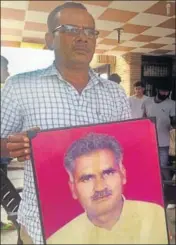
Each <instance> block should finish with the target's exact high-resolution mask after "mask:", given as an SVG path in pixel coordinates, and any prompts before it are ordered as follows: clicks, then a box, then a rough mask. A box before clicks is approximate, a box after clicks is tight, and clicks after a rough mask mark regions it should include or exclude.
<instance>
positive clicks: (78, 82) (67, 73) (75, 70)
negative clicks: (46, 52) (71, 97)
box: [56, 63, 89, 93]
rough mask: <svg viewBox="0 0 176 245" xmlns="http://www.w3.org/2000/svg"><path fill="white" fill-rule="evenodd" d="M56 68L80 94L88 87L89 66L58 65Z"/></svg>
mask: <svg viewBox="0 0 176 245" xmlns="http://www.w3.org/2000/svg"><path fill="white" fill-rule="evenodd" d="M56 68H57V70H58V71H59V72H60V74H61V76H62V77H63V78H64V79H65V80H66V81H67V82H69V83H70V84H71V85H72V86H73V87H74V88H75V89H76V90H77V91H78V92H79V93H81V92H82V90H83V89H84V88H85V87H86V86H87V84H88V81H89V67H88V66H79V65H75V66H65V65H61V64H58V63H56Z"/></svg>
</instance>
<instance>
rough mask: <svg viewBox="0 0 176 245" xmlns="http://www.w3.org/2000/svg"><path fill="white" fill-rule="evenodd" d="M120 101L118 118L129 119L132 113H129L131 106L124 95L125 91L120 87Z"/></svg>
mask: <svg viewBox="0 0 176 245" xmlns="http://www.w3.org/2000/svg"><path fill="white" fill-rule="evenodd" d="M121 103H122V114H121V118H120V119H121V120H128V119H131V118H132V115H131V107H130V103H129V99H128V97H127V96H126V93H125V91H124V90H123V89H122V97H121Z"/></svg>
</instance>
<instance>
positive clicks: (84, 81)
mask: <svg viewBox="0 0 176 245" xmlns="http://www.w3.org/2000/svg"><path fill="white" fill-rule="evenodd" d="M47 25H48V31H47V33H46V36H45V39H46V43H47V46H48V48H49V49H50V50H53V51H54V55H55V61H54V63H53V64H52V65H51V66H49V67H48V68H46V69H42V70H36V71H33V72H28V73H23V74H18V75H15V76H13V77H11V78H10V79H9V80H8V81H7V82H6V84H5V86H4V88H3V91H2V98H1V101H2V106H1V107H2V108H1V149H2V150H1V153H2V154H3V155H4V156H9V155H10V156H11V157H14V158H17V159H18V161H25V168H24V188H23V195H22V200H21V203H20V206H19V210H18V222H19V223H20V225H21V232H20V237H21V240H22V241H23V244H32V243H33V244H43V237H42V230H41V222H40V217H39V210H38V204H37V197H36V189H35V182H34V176H33V169H32V164H31V160H30V152H31V149H30V144H29V138H28V137H27V132H26V131H27V130H29V129H31V128H33V127H36V126H37V127H39V128H40V129H41V130H44V129H52V128H61V127H73V126H78V125H87V124H97V123H103V122H104V123H105V122H110V121H121V120H128V119H130V118H131V111H130V106H129V102H128V98H127V96H126V94H125V92H124V90H123V89H122V88H121V87H120V86H117V85H116V84H115V83H114V82H111V81H109V80H105V79H102V78H101V77H99V76H98V75H97V74H96V73H95V72H94V71H93V70H92V69H91V68H90V66H89V64H90V62H91V60H92V58H93V55H94V53H95V47H96V40H97V38H98V34H99V32H98V31H97V30H96V26H95V20H94V18H93V17H92V15H91V14H90V13H89V12H88V11H87V9H86V7H85V6H84V5H83V4H81V3H77V2H74V1H72V2H65V3H64V4H62V5H59V6H58V7H56V8H55V9H54V10H53V11H51V13H50V14H49V16H48V20H47ZM107 101H108V103H107ZM9 118H10V120H9ZM41 171H42V169H41Z"/></svg>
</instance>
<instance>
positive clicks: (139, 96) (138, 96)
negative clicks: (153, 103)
mask: <svg viewBox="0 0 176 245" xmlns="http://www.w3.org/2000/svg"><path fill="white" fill-rule="evenodd" d="M135 97H136V98H138V99H142V98H143V97H144V95H143V94H140V95H135Z"/></svg>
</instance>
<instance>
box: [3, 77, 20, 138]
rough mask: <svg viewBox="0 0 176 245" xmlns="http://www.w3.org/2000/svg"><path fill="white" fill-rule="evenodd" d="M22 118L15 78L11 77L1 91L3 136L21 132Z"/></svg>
mask: <svg viewBox="0 0 176 245" xmlns="http://www.w3.org/2000/svg"><path fill="white" fill-rule="evenodd" d="M22 118H23V117H22V113H21V109H20V105H19V103H18V99H17V96H16V95H15V89H14V86H13V78H9V79H8V80H7V82H6V84H5V86H4V87H3V89H2V91H1V138H7V137H8V135H10V134H12V133H16V132H20V131H21V130H22V126H23V120H22Z"/></svg>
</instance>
